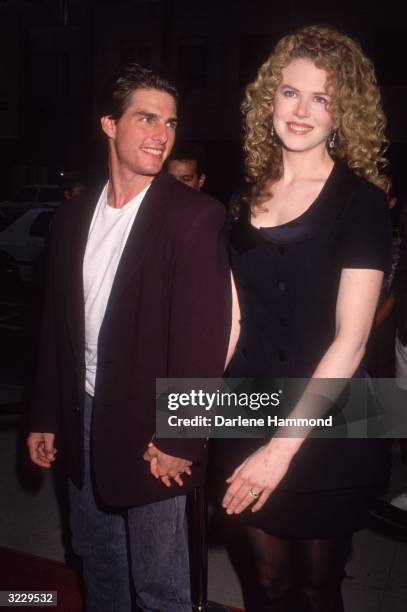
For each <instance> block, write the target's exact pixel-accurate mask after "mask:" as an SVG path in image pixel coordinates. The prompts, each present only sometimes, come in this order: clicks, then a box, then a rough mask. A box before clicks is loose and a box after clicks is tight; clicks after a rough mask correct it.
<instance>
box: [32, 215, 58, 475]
mask: <svg viewBox="0 0 407 612" xmlns="http://www.w3.org/2000/svg"><path fill="white" fill-rule="evenodd" d="M62 225H63V221H62V219H61V215H60V213H59V211H57V212H56V213H55V214H54V220H53V224H52V230H51V235H50V239H49V244H48V253H47V274H46V291H45V296H44V307H43V316H42V326H41V336H40V345H39V351H38V360H37V372H36V378H35V384H34V390H33V401H32V404H31V409H30V413H29V416H28V431H30V432H31V433H30V434H29V436H28V438H27V445H28V450H29V455H30V459H31V461H33V462H34V463H35V464H37V465H39V466H41V467H51V463H52V462H53V461H54V459H55V454H56V449H55V446H54V441H55V433H56V431H57V426H58V422H59V402H60V393H59V373H58V367H57V355H56V351H57V348H56V335H55V298H54V276H55V273H56V272H55V264H56V261H57V257H58V256H57V250H58V246H59V244H60V241H61V234H60V232H61V229H60V228H61V226H62Z"/></svg>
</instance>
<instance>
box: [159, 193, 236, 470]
mask: <svg viewBox="0 0 407 612" xmlns="http://www.w3.org/2000/svg"><path fill="white" fill-rule="evenodd" d="M225 222H226V211H225V208H224V207H223V206H222V205H221V204H220V203H219V202H216V201H214V200H208V206H207V207H206V208H204V209H203V211H201V212H200V214H199V215H198V216H197V217H196V218H195V220H194V222H193V223H192V224H191V227H190V228H189V230H188V232H187V233H186V235H185V236H184V238H183V241H182V243H181V246H180V248H179V251H178V254H177V257H176V261H175V269H174V274H173V284H172V295H171V312H170V328H169V365H168V376H169V377H170V378H221V377H222V376H223V371H224V366H225V360H226V354H227V347H228V341H229V333H230V326H231V311H232V306H231V284H230V268H229V261H228V254H227V247H226V239H225ZM205 442H206V441H203V440H198V439H185V440H179V439H160V440H158V442H157V447H158V448H160V450H162V451H164V452H166V453H168V454H170V455H173V456H177V457H183V458H186V459H189V460H191V461H200V459H201V458H202V456H203V454H204V452H205V450H204V449H205V447H206V444H205Z"/></svg>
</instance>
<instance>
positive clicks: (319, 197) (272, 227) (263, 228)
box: [248, 162, 339, 233]
mask: <svg viewBox="0 0 407 612" xmlns="http://www.w3.org/2000/svg"><path fill="white" fill-rule="evenodd" d="M338 166H339V164H338V163H337V162H334V165H333V166H332V168H331V171H330V173H329V174H328V176H327V178H326V181H325V183H324V184H323V186H322V189H321V191H320V192H319V194H318V195H317V197H316V198H315V200H313V201H312V202H311V204H310V205H309V206H308V208H306V209H305V210H304V212H302V213H301V214H300V215H298V217H295V218H294V219H291V221H287V222H286V223H280V224H279V225H268V226H260V227H256V226H255V225H253V224H252V222H251V214H250V209H249V215H248V222H249V225H250V227H251V228H252V229H253V230H254V231H255V232H260V233H261V232H262V231H267V232H272V231H273V230H278V229H280V228H283V227H289V226H290V225H295V224H296V223H299V222H301V221H302V220H303V219H304V218H305V217H306V216H307V215H308V214H311V213H312V212H314V210H315V209H316V208H317V207H318V205H319V204H320V202H321V201H322V199H323V196H324V195H325V192H326V190H327V188H328V186H329V184H330V183H331V180H332V179H333V177H334V174H336V171H337V168H338Z"/></svg>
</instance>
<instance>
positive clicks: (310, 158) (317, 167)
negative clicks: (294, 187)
mask: <svg viewBox="0 0 407 612" xmlns="http://www.w3.org/2000/svg"><path fill="white" fill-rule="evenodd" d="M333 165H334V161H333V159H332V157H331V156H330V155H329V153H328V151H327V150H326V148H325V147H323V148H319V149H312V150H310V151H299V152H297V151H288V150H287V149H283V177H282V182H283V183H284V184H290V183H293V182H295V181H299V180H325V179H326V178H327V177H328V176H329V174H330V172H331V170H332V166H333Z"/></svg>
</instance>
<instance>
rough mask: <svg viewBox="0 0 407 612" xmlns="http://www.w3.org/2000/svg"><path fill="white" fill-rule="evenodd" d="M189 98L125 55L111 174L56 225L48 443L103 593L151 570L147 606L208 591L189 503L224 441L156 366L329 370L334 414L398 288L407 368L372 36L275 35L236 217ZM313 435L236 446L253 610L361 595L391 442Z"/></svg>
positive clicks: (47, 326)
mask: <svg viewBox="0 0 407 612" xmlns="http://www.w3.org/2000/svg"><path fill="white" fill-rule="evenodd" d="M177 101H178V92H177V90H176V88H175V87H174V85H172V84H171V83H170V82H168V80H166V79H164V78H162V77H161V76H159V75H157V74H155V73H154V72H152V71H151V70H149V69H147V68H144V67H142V66H140V65H138V64H134V63H133V64H130V65H127V66H125V67H124V68H122V69H120V71H119V72H118V73H116V74H115V75H114V76H113V77H112V79H111V80H110V81H109V82H108V84H107V86H106V88H105V90H104V95H103V97H102V99H101V103H100V107H99V116H100V125H101V129H102V131H103V133H104V135H105V137H106V140H107V144H108V169H109V170H108V180H107V182H106V184H105V185H104V186H103V188H101V189H99V190H98V191H93V190H89V189H88V190H86V191H85V192H83V193H82V194H80V195H79V197H78V198H77V199H76V200H75V202H73V201H69V202H66V203H65V204H63V205H62V206H61V207H60V208H59V209H58V211H57V213H56V214H55V220H54V223H53V231H52V236H51V242H50V248H49V263H48V280H47V290H46V299H45V314H44V325H43V331H42V336H41V344H40V351H39V363H38V373H37V379H36V385H35V389H34V392H33V405H32V410H31V416H30V433H29V436H28V449H29V453H30V457H31V459H32V461H33V462H34V463H35V464H37V465H38V466H41V467H44V468H50V467H51V466H52V464H53V463H54V461H55V460H56V459H57V457H59V456H61V460H63V463H64V466H65V470H66V473H67V477H68V479H69V494H70V506H71V529H72V537H73V544H74V549H75V551H76V553H77V554H78V555H79V556H81V558H82V561H83V578H84V584H85V591H86V610H87V611H88V612H91V611H92V612H129V611H130V610H132V609H133V605H134V604H133V602H132V598H133V594H132V590H133V588H134V594H135V602H136V604H137V606H138V608H139V609H141V610H143V611H145V612H153V611H155V612H190V611H191V594H190V587H189V584H190V582H189V575H188V571H189V569H188V546H187V538H186V534H185V502H186V494H187V493H188V492H190V491H192V490H194V488H195V487H197V486H199V485H202V484H203V483H204V481H205V471H206V462H207V446H208V444H207V441H206V440H202V439H193V438H191V439H164V438H162V439H160V438H157V437H156V434H155V381H156V378H220V377H222V376H226V377H229V378H249V379H253V381H254V382H253V388H254V389H256V388H257V387H256V385H257V384H259V385H261V384H262V383H261V382H257V381H264V380H267V379H268V378H273V379H274V378H278V379H291V378H298V379H300V378H301V379H309V384H308V386H307V389H306V391H305V392H304V395H303V397H301V398H300V399H299V400H298V403H297V404H296V405H295V406H294V408H293V410H292V413H291V416H293V417H295V416H296V415H301V414H302V411H303V409H304V405H303V404H306V403H309V402H310V399H311V401H312V402H315V405H314V404H313V407H314V408H315V411H316V412H318V411H319V412H318V414H320V415H325V414H328V413H331V412H332V411H333V412H335V409H336V401H337V399H338V398H337V396H336V395H333V396H330V397H328V398H324V400H327V401H323V402H320V401H319V400H320V397H319V396H318V393H316V392H315V390H314V386H313V381H317V380H320V379H326V380H330V379H345V380H351V379H355V378H358V379H366V378H367V377H368V376H369V374H371V373H370V372H369V371H368V369H367V366H366V365H365V357H366V355H365V353H366V347H367V345H368V340H369V336H370V334H371V329H372V326H374V325H376V331H377V330H380V328H381V325H383V324H384V322H385V321H387V320H389V318H390V316H391V315H390V314H389V313H390V312H391V310H392V308H393V305H394V312H395V315H396V326H397V334H396V335H395V343H396V344H395V346H396V356H397V358H396V364H397V365H396V367H397V377H398V378H400V379H401V380H402V379H404V380H405V379H406V376H407V374H406V362H407V357H406V344H407V337H406V331H407V325H406V313H407V305H406V301H405V300H406V269H407V266H406V254H405V253H406V249H405V243H406V233H405V229H402V228H405V220H404V221H403V220H402V219H404V217H403V215H404V212H403V214H401V215H399V218H398V221H397V225H396V226H395V227H394V228H393V234H392V226H391V218H390V214H389V197H388V194H389V189H390V181H389V178H388V176H387V175H386V174H385V173H384V171H383V169H384V167H385V165H386V158H385V151H386V146H387V144H388V143H387V140H386V136H385V126H386V121H385V116H384V114H383V110H382V106H381V100H380V91H379V87H378V85H377V82H376V77H375V73H374V67H373V65H372V63H371V62H370V60H369V59H368V58H367V57H366V55H365V54H364V52H363V51H362V49H361V47H360V46H359V44H358V43H357V42H355V41H354V40H352V39H351V38H349V37H348V36H346V35H344V34H342V33H340V32H337V31H335V30H333V29H330V28H327V27H306V28H303V29H301V30H299V31H298V32H296V33H294V34H289V35H287V36H285V37H283V38H282V39H281V40H280V41H279V42H278V44H277V45H276V47H275V48H274V49H273V50H272V51H271V54H270V56H269V57H268V59H267V60H266V61H265V63H264V64H263V65H262V66H260V68H259V71H258V74H257V77H256V79H255V81H254V82H253V83H251V84H249V85H248V86H247V88H246V91H245V97H244V100H243V103H242V113H243V120H244V134H245V135H244V143H243V148H244V157H245V179H246V181H245V184H246V187H245V188H244V189H243V190H240V191H239V193H238V194H235V196H234V198H233V205H232V206H231V209H230V211H229V215H227V212H226V208H225V206H224V205H223V204H221V203H219V202H218V201H216V200H215V199H213V198H211V197H209V196H208V195H207V194H205V193H204V192H203V191H202V188H203V187H204V184H205V178H206V177H205V173H204V170H203V168H202V164H201V162H200V159H199V155H197V154H196V153H194V152H191V151H188V150H185V149H184V150H182V148H181V147H180V148H178V149H177V148H174V149H173V145H174V141H175V134H176V126H177V121H178V116H177ZM167 170H168V172H167ZM171 175H172V176H171ZM174 178H175V179H176V180H174ZM182 183H183V184H182ZM396 210H397V208H396ZM403 223H404V225H403ZM384 278H386V279H387V284H386V285H385V287H386V288H385V289H383V286H384V285H383V279H384ZM379 302H380V307H379V310H378V304H379ZM371 342H372V341H371ZM377 346H378V342H376V345H375V347H376V348H370V349H369V350H370V351H374V350H377ZM369 356H370V357H371V355H369ZM371 358H372V357H371ZM374 375H375V376H383V373H382V372H380V371H379V370H377V371H376V372H375V373H374ZM400 384H405V382H404V383H403V382H401V383H400ZM310 433H311V432H310V431H305V432H303V434H302V435H300V436H295V437H290V435H289V433H288V432H287V431H285V430H284V428H280V429H276V430H275V431H274V435H271V436H270V438H269V439H266V440H264V439H261V440H259V439H253V440H249V441H248V440H241V439H235V440H227V441H226V440H225V441H220V443H218V445H217V450H216V452H217V465H218V466H219V470H218V472H219V474H218V477H219V479H220V481H221V483H223V491H222V496H221V499H219V502H218V506H219V508H223V512H224V514H225V520H227V521H228V522H229V526H230V527H231V529H232V531H233V533H234V534H235V535H234V537H235V539H238V540H239V542H240V544H241V545H242V548H243V553H242V554H243V555H244V557H245V560H246V565H245V567H246V572H245V574H244V575H241V576H240V578H241V583H242V588H243V593H244V599H245V607H246V610H247V611H248V612H266V611H270V612H341V611H343V610H344V608H343V602H342V597H341V582H342V579H343V576H344V567H345V563H346V561H347V559H348V556H349V551H350V549H351V541H352V535H353V533H354V532H355V531H357V530H359V529H361V528H363V527H364V526H366V524H367V520H368V514H369V507H370V503H371V500H372V498H373V496H374V495H375V492H376V490H377V488H378V487H379V486H382V485H383V482H384V481H385V479H386V474H387V472H386V452H387V448H386V446H385V445H384V444H383V443H382V441H381V440H380V439H363V440H361V439H354V440H348V439H332V438H331V439H314V438H313V437H312V436H311V435H310ZM57 449H58V453H57ZM225 481H226V483H225ZM130 576H131V578H130Z"/></svg>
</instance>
